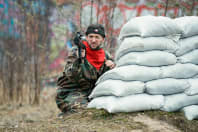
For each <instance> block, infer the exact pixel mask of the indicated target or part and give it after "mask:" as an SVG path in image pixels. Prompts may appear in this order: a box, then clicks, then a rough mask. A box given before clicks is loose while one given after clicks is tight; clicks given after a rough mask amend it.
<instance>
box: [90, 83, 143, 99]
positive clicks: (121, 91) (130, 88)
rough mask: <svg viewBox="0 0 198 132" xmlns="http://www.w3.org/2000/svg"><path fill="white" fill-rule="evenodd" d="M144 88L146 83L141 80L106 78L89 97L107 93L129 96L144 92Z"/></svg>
mask: <svg viewBox="0 0 198 132" xmlns="http://www.w3.org/2000/svg"><path fill="white" fill-rule="evenodd" d="M144 89H145V86H144V83H143V82H140V81H122V80H106V81H104V82H102V83H99V84H98V85H97V86H96V87H95V88H94V89H93V91H92V92H91V94H90V95H89V98H95V97H99V96H107V95H114V96H127V95H131V94H138V93H143V92H144Z"/></svg>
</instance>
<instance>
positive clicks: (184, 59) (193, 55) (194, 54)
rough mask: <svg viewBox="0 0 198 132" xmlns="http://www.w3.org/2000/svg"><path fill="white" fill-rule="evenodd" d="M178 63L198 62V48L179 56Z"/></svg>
mask: <svg viewBox="0 0 198 132" xmlns="http://www.w3.org/2000/svg"><path fill="white" fill-rule="evenodd" d="M177 61H178V63H192V64H198V49H197V50H193V51H191V52H189V53H187V54H184V55H182V56H180V57H178V58H177Z"/></svg>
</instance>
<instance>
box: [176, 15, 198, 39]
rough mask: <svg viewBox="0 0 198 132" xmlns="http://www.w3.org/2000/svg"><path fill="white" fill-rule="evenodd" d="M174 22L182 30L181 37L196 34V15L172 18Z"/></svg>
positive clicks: (197, 23)
mask: <svg viewBox="0 0 198 132" xmlns="http://www.w3.org/2000/svg"><path fill="white" fill-rule="evenodd" d="M174 21H175V23H176V24H177V25H178V26H179V27H180V29H181V30H182V36H181V37H182V38H185V37H190V36H194V35H198V28H197V25H198V17H197V16H184V17H179V18H176V19H174Z"/></svg>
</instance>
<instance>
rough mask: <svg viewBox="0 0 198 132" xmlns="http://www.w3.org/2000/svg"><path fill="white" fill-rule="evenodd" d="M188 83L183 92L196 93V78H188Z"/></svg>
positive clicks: (197, 89) (197, 80) (197, 85)
mask: <svg viewBox="0 0 198 132" xmlns="http://www.w3.org/2000/svg"><path fill="white" fill-rule="evenodd" d="M188 83H189V84H190V87H189V88H188V89H186V90H185V94H187V95H197V94H198V78H191V79H188Z"/></svg>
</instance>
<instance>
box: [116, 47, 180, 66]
mask: <svg viewBox="0 0 198 132" xmlns="http://www.w3.org/2000/svg"><path fill="white" fill-rule="evenodd" d="M176 62H177V58H176V56H175V55H174V54H172V53H168V52H164V51H145V52H131V53H128V54H126V55H124V56H122V57H121V58H120V59H119V60H117V61H116V66H118V67H119V66H124V65H131V64H133V65H141V66H166V65H173V64H176Z"/></svg>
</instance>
